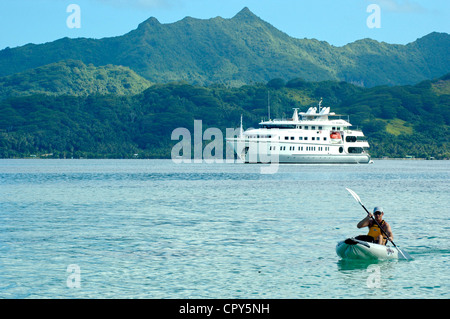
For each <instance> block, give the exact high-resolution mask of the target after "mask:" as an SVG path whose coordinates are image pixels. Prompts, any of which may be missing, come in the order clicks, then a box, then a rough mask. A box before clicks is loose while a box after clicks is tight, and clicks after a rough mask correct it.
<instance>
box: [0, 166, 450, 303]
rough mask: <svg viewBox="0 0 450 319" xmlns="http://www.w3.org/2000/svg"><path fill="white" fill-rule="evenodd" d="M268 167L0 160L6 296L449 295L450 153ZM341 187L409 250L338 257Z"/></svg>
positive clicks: (343, 208)
mask: <svg viewBox="0 0 450 319" xmlns="http://www.w3.org/2000/svg"><path fill="white" fill-rule="evenodd" d="M262 167H263V165H249V164H240V163H234V164H227V163H223V164H217V163H215V164H207V163H201V164H195V163H192V164H186V163H184V164H175V163H173V162H172V161H171V160H0V297H1V298H277V299H278V298H280V299H281V298H294V299H297V298H333V299H334V298H449V297H450V264H449V263H450V242H449V240H448V235H449V233H450V222H449V221H450V215H449V208H448V206H449V203H450V196H449V190H450V187H449V186H450V178H449V177H450V162H449V161H394V160H379V161H375V163H374V164H371V165H280V166H279V167H278V170H277V172H276V173H275V174H261V168H262ZM346 187H348V188H351V189H353V190H354V191H355V192H356V193H357V194H358V195H359V196H360V197H361V200H362V201H363V203H364V204H365V205H366V206H367V207H368V208H369V209H371V208H373V206H376V205H379V206H382V207H384V210H385V219H386V220H387V221H388V222H389V223H390V224H391V226H392V229H393V231H394V235H395V240H394V242H395V243H396V244H397V245H398V246H400V247H402V248H404V249H405V250H406V251H408V252H409V253H410V254H411V255H412V256H413V257H414V260H412V261H384V262H377V263H374V262H372V263H367V262H362V263H361V262H348V261H343V260H341V259H340V258H339V257H338V256H337V255H336V252H335V246H336V243H337V242H338V241H340V240H343V239H345V238H347V237H351V236H355V235H358V234H364V233H366V230H359V229H357V228H356V224H357V223H358V221H359V220H361V219H362V218H364V217H365V212H364V211H363V209H362V207H361V206H360V205H359V204H358V203H357V202H356V201H355V200H354V199H353V198H352V197H351V195H350V194H349V193H348V192H347V191H346V190H345V188H346ZM73 269H76V270H78V271H79V272H73ZM374 276H376V277H374Z"/></svg>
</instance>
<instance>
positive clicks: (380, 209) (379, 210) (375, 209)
mask: <svg viewBox="0 0 450 319" xmlns="http://www.w3.org/2000/svg"><path fill="white" fill-rule="evenodd" d="M376 212H380V213H383V208H382V207H380V206H375V208H374V209H373V213H374V214H375V213H376Z"/></svg>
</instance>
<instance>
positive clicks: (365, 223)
mask: <svg viewBox="0 0 450 319" xmlns="http://www.w3.org/2000/svg"><path fill="white" fill-rule="evenodd" d="M371 218H372V214H367V216H366V218H364V219H363V220H361V221H360V222H359V223H358V225H356V227H358V228H363V227H367V226H369V223H370V220H371Z"/></svg>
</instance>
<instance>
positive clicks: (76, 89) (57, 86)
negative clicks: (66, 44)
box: [0, 60, 151, 98]
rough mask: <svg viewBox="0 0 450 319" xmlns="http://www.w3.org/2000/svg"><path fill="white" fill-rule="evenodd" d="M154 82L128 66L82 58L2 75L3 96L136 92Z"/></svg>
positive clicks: (1, 91)
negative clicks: (103, 64)
mask: <svg viewBox="0 0 450 319" xmlns="http://www.w3.org/2000/svg"><path fill="white" fill-rule="evenodd" d="M150 85H151V83H150V82H149V81H148V80H146V79H144V78H143V77H141V76H139V75H137V74H136V73H135V72H134V71H132V70H130V69H129V68H128V67H123V66H115V65H106V66H99V67H95V66H94V65H92V64H90V65H85V64H84V63H83V62H81V61H75V60H67V61H61V62H56V63H51V64H48V65H45V66H41V67H37V68H35V69H31V70H27V71H24V72H21V73H15V74H12V75H8V76H4V77H1V78H0V98H7V97H11V96H23V95H32V94H52V95H56V94H66V95H90V94H117V95H130V94H137V93H140V92H142V91H143V90H145V89H147V88H148V87H149V86H150Z"/></svg>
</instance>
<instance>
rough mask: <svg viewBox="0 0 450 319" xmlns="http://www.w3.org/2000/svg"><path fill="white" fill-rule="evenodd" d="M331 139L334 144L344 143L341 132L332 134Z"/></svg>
mask: <svg viewBox="0 0 450 319" xmlns="http://www.w3.org/2000/svg"><path fill="white" fill-rule="evenodd" d="M330 139H331V142H332V143H339V142H341V141H342V137H341V133H339V132H331V133H330Z"/></svg>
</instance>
